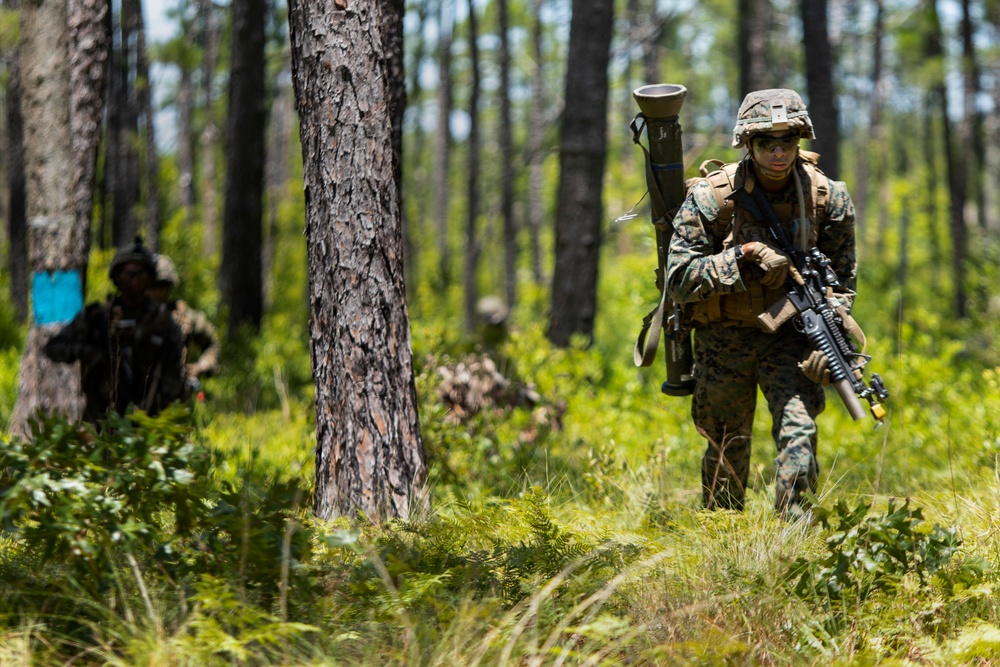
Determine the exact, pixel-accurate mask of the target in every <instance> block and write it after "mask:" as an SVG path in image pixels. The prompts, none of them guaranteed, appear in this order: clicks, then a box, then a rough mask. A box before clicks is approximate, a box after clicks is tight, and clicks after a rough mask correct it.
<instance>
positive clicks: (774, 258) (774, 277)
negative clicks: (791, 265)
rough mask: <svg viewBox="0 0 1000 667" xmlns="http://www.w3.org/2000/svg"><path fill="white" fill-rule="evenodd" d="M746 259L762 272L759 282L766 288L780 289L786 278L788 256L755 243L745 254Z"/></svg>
mask: <svg viewBox="0 0 1000 667" xmlns="http://www.w3.org/2000/svg"><path fill="white" fill-rule="evenodd" d="M746 258H747V259H749V260H750V261H751V262H753V263H754V264H756V265H757V266H759V267H760V268H762V269H763V270H764V277H763V278H761V279H760V282H762V283H764V284H765V285H766V286H768V287H780V286H781V285H783V284H784V283H785V279H786V278H787V277H788V256H787V255H786V254H785V253H783V252H781V251H780V250H775V249H774V248H772V247H771V246H769V245H767V244H766V243H761V242H760V241H757V242H755V243H754V244H753V246H752V247H751V248H750V252H748V253H746Z"/></svg>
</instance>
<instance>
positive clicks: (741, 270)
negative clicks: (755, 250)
mask: <svg viewBox="0 0 1000 667" xmlns="http://www.w3.org/2000/svg"><path fill="white" fill-rule="evenodd" d="M727 168H728V173H729V174H730V176H733V175H735V178H734V180H735V182H736V183H737V184H740V183H743V184H745V185H744V187H747V188H750V187H754V184H753V183H752V180H753V175H752V173H751V172H752V169H750V168H749V163H748V161H746V160H744V162H741V163H739V164H738V165H736V164H734V165H726V167H724V168H723V170H725V169H727ZM796 169H798V173H799V177H800V180H801V182H802V188H803V190H804V191H806V192H807V193H808V192H809V191H812V192H815V191H816V186H818V187H819V190H820V191H822V192H823V195H822V202H820V203H819V204H818V205H817V206H816V207H815V210H814V207H813V206H811V201H810V200H812V199H818V198H817V197H813V196H810V197H807V201H806V209H807V214H806V218H807V220H808V221H809V222H810V224H809V225H808V227H809V230H808V239H806V240H805V243H806V244H807V245H809V246H812V245H815V246H817V247H818V248H819V249H820V251H822V252H823V253H824V254H825V255H826V256H827V257H828V258H829V259H830V261H831V268H833V270H834V271H835V272H836V273H837V276H838V278H839V279H840V283H841V285H842V287H841V291H840V293H841V296H842V297H843V298H842V300H843V301H844V302H845V304H846V305H847V306H848V307H850V304H851V300H852V298H853V295H854V290H855V285H856V279H857V262H856V253H855V239H854V204H853V203H852V202H851V198H850V195H849V194H848V193H847V187H846V186H845V185H844V184H843V183H842V182H839V181H834V180H832V179H829V178H827V177H826V176H825V175H824V174H823V173H822V172H821V171H819V170H818V169H816V168H815V167H813V166H812V165H806V164H805V160H803V159H802V158H799V159H798V160H797V163H796ZM720 171H722V170H720ZM713 176H714V175H709V177H708V178H706V179H699V180H697V181H695V182H694V183H693V185H691V187H690V189H689V190H688V193H687V197H686V198H685V199H684V202H683V203H682V204H681V207H680V209H679V210H678V212H677V214H676V215H675V216H674V219H673V234H672V236H671V239H670V251H669V254H668V257H667V271H666V289H667V293H668V296H669V297H670V298H671V299H673V300H674V301H675V302H676V303H680V304H701V305H698V306H695V307H694V308H692V309H689V310H693V311H694V312H695V313H696V314H699V315H698V316H696V317H694V318H693V319H694V320H695V322H696V323H701V324H704V323H708V322H729V323H735V324H744V325H754V324H756V317H757V315H759V314H760V313H761V312H763V310H765V309H766V308H767V307H768V306H770V305H771V304H772V303H774V302H775V301H776V300H778V299H779V298H781V296H783V294H784V291H783V290H782V289H772V288H765V287H763V286H762V284H761V282H760V280H759V278H760V275H761V274H760V273H759V272H758V271H759V270H758V269H757V268H756V267H752V266H747V265H746V263H742V264H737V262H736V251H735V246H736V245H739V244H742V243H746V242H748V241H764V242H768V240H769V236H768V234H767V231H766V229H764V228H763V227H762V226H761V225H760V224H758V223H757V222H756V221H754V220H753V219H752V217H751V216H750V215H749V213H747V212H746V211H743V210H742V209H741V207H740V206H739V205H738V204H735V203H730V202H726V204H725V205H726V206H730V207H731V209H730V211H727V212H726V214H725V215H723V214H722V209H721V208H720V205H719V201H720V199H719V197H717V194H718V193H717V192H716V188H717V187H721V188H724V189H726V188H728V193H731V192H732V187H731V186H728V185H727V184H726V182H725V178H724V177H723V178H722V179H720V178H718V177H716V178H713ZM812 179H817V180H818V182H814V181H813V180H812ZM720 182H722V183H723V185H721V186H720V185H719V184H720ZM728 193H725V194H728ZM766 196H767V198H768V201H770V202H771V204H772V207H773V208H774V210H775V213H776V214H777V216H778V219H779V220H780V221H781V223H782V226H783V227H784V228H785V231H786V232H787V233H788V235H789V237H790V238H793V239H794V238H796V234H797V233H798V231H799V230H798V222H799V211H798V207H799V204H798V194H797V192H796V187H795V185H794V182H791V183H789V185H788V187H787V188H785V189H784V190H782V191H780V192H777V193H767V194H766ZM823 202H825V205H823ZM772 245H773V242H772Z"/></svg>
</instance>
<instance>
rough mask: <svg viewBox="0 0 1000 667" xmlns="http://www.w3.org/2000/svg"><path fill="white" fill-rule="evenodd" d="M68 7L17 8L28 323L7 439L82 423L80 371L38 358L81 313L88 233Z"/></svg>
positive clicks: (54, 1) (58, 0)
mask: <svg viewBox="0 0 1000 667" xmlns="http://www.w3.org/2000/svg"><path fill="white" fill-rule="evenodd" d="M66 5H67V3H66V2H65V0H43V1H41V2H25V3H24V4H23V6H22V7H21V16H20V19H21V43H20V54H21V77H22V83H23V86H22V91H23V95H22V98H21V103H22V114H23V118H24V163H25V176H26V181H25V194H26V207H27V220H28V261H29V264H30V266H31V271H32V280H31V289H32V294H33V298H32V322H31V326H30V328H29V329H28V340H27V344H26V348H25V351H24V357H23V358H22V360H21V370H20V382H19V384H18V395H17V403H16V404H15V407H14V413H13V415H12V416H11V431H12V432H13V433H15V434H24V433H25V432H26V427H27V421H28V419H29V418H30V417H31V416H32V415H34V414H35V413H36V412H37V411H39V410H42V411H45V412H59V413H62V414H65V415H66V416H67V417H69V418H70V419H79V417H80V415H81V414H82V409H83V401H82V392H81V390H80V369H79V366H77V365H76V364H57V363H55V362H52V361H50V360H49V359H48V357H46V356H45V355H44V354H43V353H42V348H43V347H44V346H45V343H46V342H48V339H49V338H51V337H52V335H53V334H55V333H56V332H57V331H58V330H59V329H60V328H61V326H62V325H63V324H64V323H65V322H67V321H69V320H70V319H72V317H73V316H74V315H76V313H77V312H78V311H79V309H80V308H81V307H82V305H83V276H84V275H86V267H87V247H88V232H89V230H88V229H87V228H86V227H84V226H81V225H80V224H78V221H77V216H76V202H75V197H74V188H73V184H74V174H73V172H74V160H73V149H72V133H71V131H70V51H69V29H68V18H69V17H68V15H67V6H66Z"/></svg>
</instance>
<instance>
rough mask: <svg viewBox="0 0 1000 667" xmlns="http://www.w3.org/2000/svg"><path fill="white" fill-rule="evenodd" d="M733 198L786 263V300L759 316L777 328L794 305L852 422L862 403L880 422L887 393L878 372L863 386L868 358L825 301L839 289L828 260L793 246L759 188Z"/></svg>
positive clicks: (860, 415) (842, 318)
mask: <svg viewBox="0 0 1000 667" xmlns="http://www.w3.org/2000/svg"><path fill="white" fill-rule="evenodd" d="M733 199H735V200H736V201H737V202H738V203H739V204H740V206H742V207H744V208H745V209H747V211H749V213H750V215H752V216H753V217H754V219H755V220H757V222H758V223H761V224H766V227H767V229H768V231H769V232H770V234H771V236H772V238H773V239H774V241H775V243H776V245H777V247H778V249H779V250H781V251H782V252H783V253H785V254H786V255H787V256H788V258H789V260H790V261H791V270H790V271H789V280H788V282H789V285H790V287H789V290H788V297H787V301H785V300H782V301H779V302H778V304H775V307H773V308H772V309H771V310H770V311H769V312H768V313H765V316H766V317H768V318H769V320H770V323H769V324H768V328H771V329H775V328H777V327H778V326H780V325H781V324H782V323H783V322H784V321H785V320H786V319H788V317H790V316H791V314H792V313H791V311H790V310H789V309H788V308H787V304H788V303H790V304H791V305H792V306H794V314H797V316H798V318H797V320H796V326H798V328H799V329H800V330H801V331H802V332H803V333H805V335H806V336H807V337H808V338H809V341H810V342H811V343H812V344H813V347H814V348H815V349H817V350H819V351H820V352H822V353H823V355H824V356H825V357H826V359H827V362H828V366H827V367H828V368H829V370H830V384H832V385H833V386H834V388H835V389H836V390H837V393H838V394H839V395H840V398H841V399H842V400H843V401H844V405H845V406H846V407H847V411H848V412H849V413H850V414H851V417H853V418H854V419H855V420H858V419H862V418H863V417H864V416H865V410H864V408H863V407H862V405H861V400H859V399H866V400H867V401H868V403H869V404H870V408H871V414H872V416H873V417H875V419H876V420H877V421H878V422H879V423H882V420H883V419H884V418H885V414H886V413H885V408H884V407H883V406H882V405H881V404H880V403H879V401H884V400H885V399H886V398H888V397H889V392H888V391H887V390H886V388H885V384H883V382H882V378H881V377H879V375H878V373H872V374H871V384H870V385H869V384H867V383H866V382H865V379H864V375H863V373H864V370H863V369H864V366H865V364H866V363H867V362H868V361H869V359H870V357H868V355H866V354H864V353H863V352H860V353H859V352H857V351H855V350H854V348H853V347H852V346H851V343H850V341H849V334H848V331H847V327H846V322H845V317H846V318H847V319H850V316H849V315H847V313H846V311H842V312H841V313H840V314H838V313H837V312H836V311H834V309H833V308H832V307H831V306H830V303H829V302H828V301H827V298H826V295H827V292H828V291H829V290H830V289H831V288H833V287H839V286H840V282H839V281H838V279H837V274H836V273H835V272H834V271H833V269H831V268H830V260H829V259H827V257H826V256H825V255H823V253H822V252H820V250H819V248H816V247H813V248H812V249H810V250H809V251H808V252H804V251H802V250H800V249H799V248H796V247H795V245H794V244H793V243H792V242H791V240H790V239H789V238H788V234H786V233H785V229H784V228H783V227H782V226H781V223H780V222H779V221H778V217H777V215H775V213H774V209H773V208H771V204H770V202H768V201H767V198H766V197H764V195H763V193H762V192H761V190H760V188H754V190H753V194H749V193H747V191H746V190H743V189H740V190H737V191H736V192H734V193H733ZM762 317H764V316H762ZM852 322H853V320H852Z"/></svg>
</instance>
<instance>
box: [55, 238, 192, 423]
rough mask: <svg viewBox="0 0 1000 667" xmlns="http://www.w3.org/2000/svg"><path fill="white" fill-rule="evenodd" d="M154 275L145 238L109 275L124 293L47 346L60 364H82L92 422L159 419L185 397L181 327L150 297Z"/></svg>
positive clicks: (118, 257) (93, 307)
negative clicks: (136, 413)
mask: <svg viewBox="0 0 1000 667" xmlns="http://www.w3.org/2000/svg"><path fill="white" fill-rule="evenodd" d="M155 271H156V264H155V262H154V260H153V255H152V253H151V252H150V251H149V250H148V249H147V248H146V247H145V246H143V244H142V239H139V238H137V239H136V240H135V243H133V244H132V245H129V246H126V247H124V248H122V249H120V250H119V251H118V252H117V253H116V254H115V257H114V259H113V260H112V261H111V267H110V269H109V275H110V276H111V281H112V282H113V283H114V284H115V287H116V288H117V290H118V294H117V295H116V296H109V297H108V299H107V300H106V301H105V302H104V303H96V302H95V303H91V304H89V305H88V306H87V307H86V308H85V309H84V310H83V311H82V312H80V313H79V314H78V315H77V316H76V317H75V318H74V319H73V321H72V322H70V323H69V324H68V325H66V326H65V327H64V328H63V329H62V331H60V332H59V333H58V334H56V335H55V336H54V337H53V338H52V339H51V340H50V341H49V342H48V344H47V345H46V346H45V354H46V355H48V356H49V357H50V358H51V359H52V360H54V361H58V362H62V363H74V362H77V361H79V362H80V370H81V375H82V382H83V392H84V395H85V398H86V407H85V408H84V414H83V418H84V420H85V421H88V422H91V423H96V422H98V421H99V420H101V419H103V418H105V417H106V416H107V414H108V412H109V411H114V412H117V413H118V414H126V412H127V411H128V410H129V409H130V408H132V407H135V408H139V409H142V410H145V411H146V412H147V413H149V414H151V415H152V414H156V413H157V412H159V411H160V410H162V409H163V408H164V407H165V406H166V405H167V404H168V403H170V402H171V401H174V400H177V399H178V398H180V396H181V389H182V379H181V358H182V357H181V330H180V327H178V326H177V324H176V323H175V322H174V320H173V318H172V317H171V316H170V311H169V310H168V309H167V307H166V306H163V305H160V304H157V303H155V302H154V301H153V300H152V299H151V298H150V297H149V296H148V295H147V294H146V289H147V288H148V287H149V284H150V282H151V281H152V279H153V276H154V275H155Z"/></svg>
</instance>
